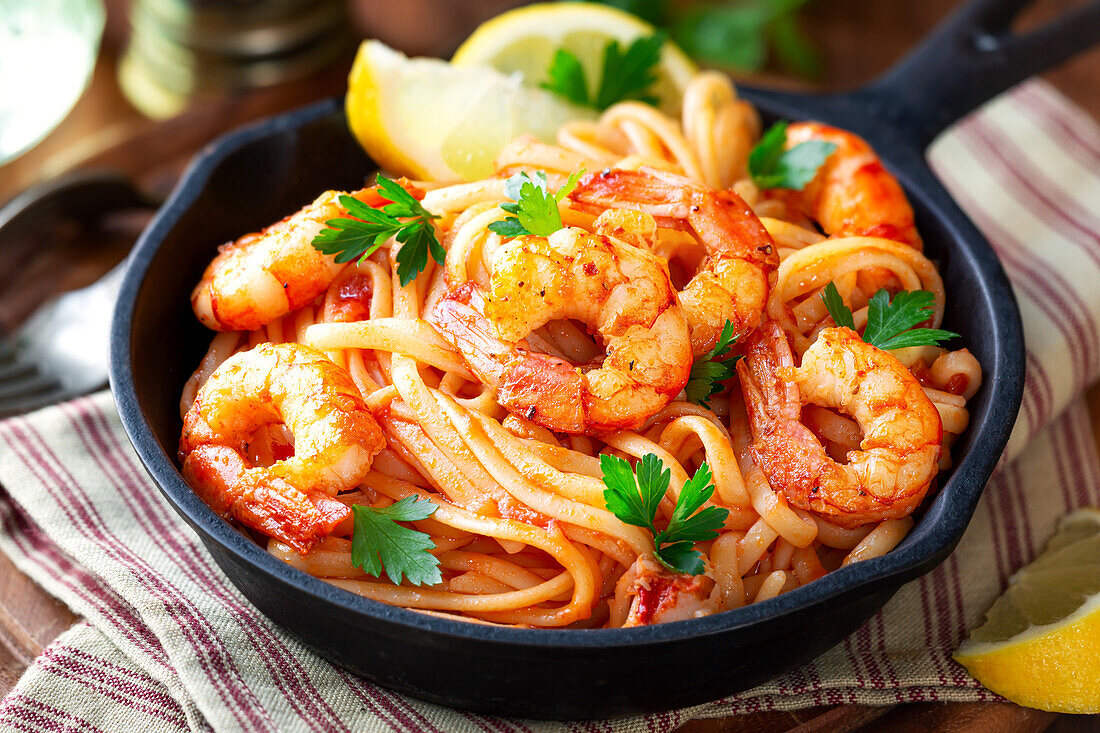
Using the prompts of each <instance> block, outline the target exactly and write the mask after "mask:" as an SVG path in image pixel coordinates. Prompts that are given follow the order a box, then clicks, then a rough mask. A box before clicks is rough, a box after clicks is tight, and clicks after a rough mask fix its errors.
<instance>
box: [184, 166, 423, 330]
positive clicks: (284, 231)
mask: <svg viewBox="0 0 1100 733" xmlns="http://www.w3.org/2000/svg"><path fill="white" fill-rule="evenodd" d="M401 183H402V185H404V186H405V188H406V189H408V190H410V192H411V193H412V194H413V195H414V196H423V192H421V191H419V190H417V189H415V188H414V187H412V186H410V185H409V184H408V183H407V182H406V181H404V180H402V181H401ZM342 195H344V194H343V193H342V192H340V191H326V192H325V193H323V194H321V195H320V196H318V197H317V200H316V201H314V202H313V203H312V204H309V205H308V206H305V207H303V208H302V209H300V210H299V211H298V212H296V213H294V214H292V215H290V216H288V217H286V218H285V219H283V220H282V221H279V222H277V223H275V224H272V225H271V226H269V227H267V228H266V229H264V230H262V231H260V232H257V233H254V234H246V235H244V236H243V237H241V238H240V239H237V240H236V241H234V242H229V243H228V244H224V245H222V246H221V247H220V248H219V250H218V255H217V256H216V257H215V258H214V259H213V261H212V262H211V263H210V264H209V265H208V266H207V268H206V271H205V272H204V273H203V275H202V279H201V280H200V281H199V284H198V285H196V286H195V289H194V290H193V291H192V293H191V307H192V308H193V309H194V311H195V315H196V316H197V317H198V319H199V321H201V322H202V324H203V325H204V326H206V327H207V328H211V329H214V330H215V331H252V330H254V329H257V328H259V327H260V326H263V325H264V324H267V323H270V322H271V321H274V320H275V319H276V318H280V317H282V316H284V315H286V314H287V313H289V312H290V311H292V310H295V309H296V308H301V307H302V306H304V305H307V304H308V303H310V302H312V301H313V300H314V299H315V298H317V297H318V296H320V295H322V294H324V292H325V290H326V289H327V288H328V286H329V285H330V284H331V283H332V281H333V279H334V278H335V277H336V275H337V274H339V272H340V271H341V270H342V269H344V267H345V266H346V263H338V262H336V257H335V255H326V254H324V253H323V252H321V251H319V250H317V249H315V248H314V247H313V238H314V237H315V236H317V234H318V233H320V232H321V230H323V229H325V222H326V221H328V220H329V219H335V218H339V217H345V216H347V211H345V210H344V207H343V206H341V205H340V203H339V198H340V196H342ZM350 195H351V196H353V197H355V198H357V199H359V200H360V201H362V202H363V203H365V204H368V205H370V206H379V205H384V204H386V203H389V202H388V201H387V200H386V199H384V198H382V197H381V196H379V195H378V193H377V192H376V191H375V190H374V189H373V188H365V189H362V190H360V191H356V192H354V193H352V194H350Z"/></svg>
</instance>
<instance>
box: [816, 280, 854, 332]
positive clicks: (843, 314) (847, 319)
mask: <svg viewBox="0 0 1100 733" xmlns="http://www.w3.org/2000/svg"><path fill="white" fill-rule="evenodd" d="M821 299H822V300H823V301H825V310H827V311H829V315H830V316H832V317H833V323H835V324H836V325H838V326H843V327H844V328H850V329H852V330H853V331H855V330H856V322H855V321H854V320H852V311H851V310H850V309H849V308H848V306H846V305H844V298H841V297H840V291H839V290H837V289H836V284H834V283H832V282H830V283H829V284H828V285H826V286H825V292H823V293H822V294H821Z"/></svg>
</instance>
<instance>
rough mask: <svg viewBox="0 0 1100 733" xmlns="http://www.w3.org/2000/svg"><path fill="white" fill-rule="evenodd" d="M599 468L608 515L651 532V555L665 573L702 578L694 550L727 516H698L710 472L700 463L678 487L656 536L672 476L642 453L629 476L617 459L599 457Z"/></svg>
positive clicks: (709, 511)
mask: <svg viewBox="0 0 1100 733" xmlns="http://www.w3.org/2000/svg"><path fill="white" fill-rule="evenodd" d="M600 468H601V469H602V471H603V483H604V486H605V487H606V488H605V489H604V492H603V496H604V501H605V502H606V503H607V508H608V510H609V511H610V512H612V513H613V514H614V515H615V516H616V517H618V518H619V519H621V520H622V521H624V522H626V523H627V524H632V525H634V526H635V527H642V528H643V529H648V530H649V531H650V532H652V533H653V548H654V549H653V554H654V556H655V557H656V558H657V560H659V561H660V562H661V564H662V565H664V566H665V567H667V568H668V569H669V570H671V571H672V572H674V573H687V574H689V575H698V574H700V573H702V572H703V569H704V567H703V556H702V554H700V553H699V552H698V551H697V550H695V547H694V545H695V543H696V542H706V541H707V540H712V539H714V538H715V537H717V536H718V531H719V530H720V529H721V528H722V525H723V524H724V522H725V521H726V517H728V516H729V510H728V509H723V508H722V507H716V506H709V507H707V508H706V509H703V510H702V511H698V510H699V508H700V507H702V506H703V504H705V503H706V501H707V499H709V498H710V497H711V495H712V494H713V493H714V483H713V482H712V481H711V471H710V466H708V465H707V464H706V463H703V464H702V465H701V466H699V470H698V471H696V472H695V475H694V476H692V477H691V478H690V479H688V481H687V483H685V484H684V489H683V491H681V492H680V498H679V499H677V500H676V507H675V508H674V509H673V510H672V518H671V519H670V520H669V523H668V527H666V528H665V529H663V530H661V531H657V528H656V527H655V526H653V522H654V520H655V519H656V518H657V508H658V506H659V505H660V503H661V499H663V498H664V496H665V493H666V492H667V491H668V486H669V480H670V477H671V475H672V474H671V472H670V471H669V470H668V469H667V468H665V467H664V464H663V463H661V459H659V458H658V457H657V456H656V455H654V454H653V453H647V454H646V455H644V456H642V459H641V460H640V461H638V466H637V473H635V472H634V471H632V470H631V468H630V464H629V463H627V462H626V461H624V460H623V459H622V458H618V457H616V456H612V455H608V454H606V453H605V454H603V455H601V456H600Z"/></svg>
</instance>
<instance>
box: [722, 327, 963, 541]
mask: <svg viewBox="0 0 1100 733" xmlns="http://www.w3.org/2000/svg"><path fill="white" fill-rule="evenodd" d="M737 371H738V373H739V375H740V377H741V388H742V390H743V391H744V396H745V406H746V408H747V409H748V415H749V423H750V427H751V430H752V436H753V446H752V450H753V457H754V459H755V460H756V462H757V464H758V465H759V466H760V468H761V470H762V471H763V472H764V474H765V475H766V476H767V477H768V480H769V481H770V482H771V485H772V488H773V489H775V490H777V491H781V492H782V493H783V494H784V495H785V496H786V497H787V501H788V502H790V504H791V505H793V506H795V507H798V508H800V509H804V510H806V511H809V512H813V513H815V514H818V515H820V516H822V517H825V518H827V519H828V520H829V521H831V522H834V523H835V524H839V525H840V526H842V527H856V526H859V525H861V524H866V523H867V522H874V521H879V520H883V519H897V518H899V517H904V516H907V515H909V514H910V513H911V512H912V511H913V510H914V509H916V508H917V506H918V505H919V504H920V502H921V500H922V499H924V495H925V493H927V491H928V487H929V485H930V484H931V483H932V479H933V478H935V476H936V473H937V471H938V470H939V469H938V465H937V464H938V462H939V457H940V450H941V446H942V443H943V431H942V427H941V424H940V417H939V413H938V412H937V411H936V407H935V405H933V404H932V401H931V400H929V399H928V397H927V396H926V395H925V393H924V390H923V389H922V388H921V386H920V383H919V382H918V381H917V379H916V377H914V376H913V375H912V374H911V373H910V372H909V370H908V369H906V368H905V366H904V365H903V364H902V363H901V362H899V361H898V360H897V359H896V358H894V356H893V355H891V354H888V353H887V352H885V351H882V350H881V349H878V348H876V347H874V346H871V345H870V344H868V343H866V342H864V341H863V339H861V338H860V337H859V335H858V334H856V333H855V332H854V331H851V330H849V329H847V328H826V329H824V330H823V331H822V332H821V334H820V335H819V336H818V339H817V341H815V342H814V343H813V344H812V345H811V346H810V348H809V349H807V351H806V353H805V354H803V356H802V364H801V366H799V367H797V368H796V367H795V366H794V358H793V356H792V354H791V350H790V347H789V345H788V344H787V339H786V336H785V335H784V333H783V330H782V329H781V328H780V327H779V326H778V325H777V324H775V323H773V322H769V323H767V324H766V325H765V326H764V327H763V328H761V329H760V331H759V332H758V333H757V335H756V336H755V337H754V338H753V339H752V341H750V343H749V345H748V353H747V355H746V357H745V359H743V360H742V361H741V362H740V363H738V365H737ZM806 404H816V405H821V406H823V407H829V408H833V409H836V410H840V411H842V412H844V413H847V414H848V415H851V416H852V417H853V418H854V419H855V420H856V422H857V423H858V424H859V426H860V428H862V430H863V440H862V441H861V443H860V448H859V450H855V451H851V452H849V453H848V457H847V458H848V462H847V463H846V464H840V463H836V462H835V461H833V460H832V459H831V458H829V456H828V455H827V454H826V452H825V449H824V447H822V445H821V442H820V441H819V440H818V439H817V437H816V436H815V435H814V434H813V433H812V432H810V430H809V429H808V428H807V427H806V426H805V425H803V424H802V423H801V422H800V421H799V416H800V413H801V410H802V406H803V405H806Z"/></svg>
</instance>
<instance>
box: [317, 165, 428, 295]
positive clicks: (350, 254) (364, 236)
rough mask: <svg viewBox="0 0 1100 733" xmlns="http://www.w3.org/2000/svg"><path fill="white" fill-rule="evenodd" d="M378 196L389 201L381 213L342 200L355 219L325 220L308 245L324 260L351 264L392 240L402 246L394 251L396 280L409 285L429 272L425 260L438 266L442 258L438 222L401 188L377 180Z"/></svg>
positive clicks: (346, 198)
mask: <svg viewBox="0 0 1100 733" xmlns="http://www.w3.org/2000/svg"><path fill="white" fill-rule="evenodd" d="M378 190H379V196H381V197H382V198H384V199H386V200H387V201H389V203H387V204H385V205H384V206H382V207H380V208H375V207H373V206H369V205H367V204H365V203H363V202H362V201H360V200H359V199H357V198H354V197H352V196H348V195H343V196H341V197H340V199H339V200H340V205H341V206H343V207H344V209H346V210H347V212H348V214H349V215H350V216H352V217H354V218H342V217H341V218H336V219H329V220H328V221H326V222H325V227H326V228H325V229H322V230H321V231H320V232H318V233H317V236H315V237H314V238H313V243H312V244H313V247H314V248H315V249H317V250H320V251H321V252H324V253H325V254H329V255H331V254H334V255H336V261H337V262H350V261H351V260H354V259H356V258H359V259H366V258H367V257H370V256H371V255H372V254H374V252H375V250H377V249H378V248H379V247H381V246H382V244H383V243H385V242H386V241H387V240H389V239H390V238H391V237H393V238H395V239H396V240H397V241H398V242H399V243H401V245H402V246H401V249H399V250H398V251H397V275H398V277H399V278H400V279H401V284H402V285H408V284H409V283H410V282H412V281H413V280H414V279H416V276H417V275H419V274H420V273H421V272H423V271H424V268H425V267H427V266H428V255H429V254H431V256H432V259H433V260H435V261H436V262H438V263H440V264H443V260H444V259H446V257H447V252H446V251H445V250H444V249H443V246H442V245H441V244H440V243H439V239H438V238H436V234H435V227H434V226H433V225H432V220H433V219H438V218H439V217H438V216H435V215H434V214H432V213H431V212H429V211H428V210H427V209H425V208H424V207H423V206H421V204H420V202H419V201H417V200H416V198H415V197H413V195H412V194H410V193H409V192H408V191H406V190H405V189H404V188H403V187H402V186H401V184H399V183H397V182H396V181H393V180H390V179H389V178H386V177H385V176H383V175H381V174H379V175H378ZM402 219H404V220H405V221H402Z"/></svg>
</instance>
